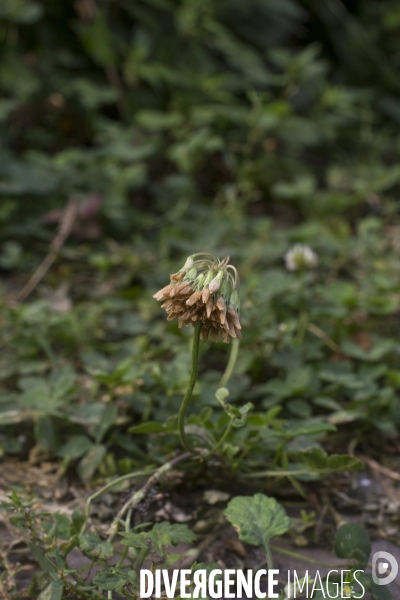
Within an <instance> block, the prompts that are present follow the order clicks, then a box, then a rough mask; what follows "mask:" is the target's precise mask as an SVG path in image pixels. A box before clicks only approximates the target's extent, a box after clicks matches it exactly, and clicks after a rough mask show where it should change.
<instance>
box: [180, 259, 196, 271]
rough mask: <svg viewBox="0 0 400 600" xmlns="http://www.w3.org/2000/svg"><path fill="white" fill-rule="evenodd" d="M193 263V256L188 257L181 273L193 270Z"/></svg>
mask: <svg viewBox="0 0 400 600" xmlns="http://www.w3.org/2000/svg"><path fill="white" fill-rule="evenodd" d="M193 262H194V261H193V258H192V257H191V256H188V257H187V259H186V262H185V264H184V265H183V267H182V269H181V271H183V270H184V269H185V270H188V269H191V268H192V267H193Z"/></svg>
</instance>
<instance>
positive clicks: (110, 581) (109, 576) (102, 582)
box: [93, 572, 125, 590]
mask: <svg viewBox="0 0 400 600" xmlns="http://www.w3.org/2000/svg"><path fill="white" fill-rule="evenodd" d="M93 583H94V584H95V585H98V586H99V587H101V589H102V590H116V589H117V587H118V586H119V585H121V584H123V583H125V579H124V578H122V577H119V575H116V574H115V573H107V572H103V573H97V575H95V576H94V577H93Z"/></svg>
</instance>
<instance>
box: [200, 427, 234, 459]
mask: <svg viewBox="0 0 400 600" xmlns="http://www.w3.org/2000/svg"><path fill="white" fill-rule="evenodd" d="M231 429H232V419H231V420H230V421H229V423H228V425H227V428H226V429H225V431H224V433H223V434H222V436H221V438H220V439H219V440H218V442H217V443H216V444H215V446H214V447H213V448H212V449H211V450H210V452H209V453H208V454H206V455H205V456H204V457H203V460H205V459H206V458H208V457H209V456H211V454H214V452H216V451H217V450H218V448H220V447H221V446H222V444H223V443H224V441H225V440H226V438H227V437H228V435H229V434H230V432H231Z"/></svg>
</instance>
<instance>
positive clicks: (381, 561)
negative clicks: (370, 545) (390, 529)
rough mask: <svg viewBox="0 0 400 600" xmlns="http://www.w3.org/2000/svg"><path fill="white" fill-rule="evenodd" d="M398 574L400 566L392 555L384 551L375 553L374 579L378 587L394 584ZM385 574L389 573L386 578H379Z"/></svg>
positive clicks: (373, 564) (373, 558) (373, 563)
mask: <svg viewBox="0 0 400 600" xmlns="http://www.w3.org/2000/svg"><path fill="white" fill-rule="evenodd" d="M389 567H390V571H389ZM398 572H399V565H398V563H397V560H396V559H395V557H394V556H393V555H392V554H390V553H389V552H384V551H383V550H380V551H379V552H375V554H374V555H373V557H372V579H373V582H374V583H376V585H388V584H389V583H392V581H394V580H395V579H396V577H397V573H398ZM385 573H388V574H387V575H386V577H378V575H384V574H385Z"/></svg>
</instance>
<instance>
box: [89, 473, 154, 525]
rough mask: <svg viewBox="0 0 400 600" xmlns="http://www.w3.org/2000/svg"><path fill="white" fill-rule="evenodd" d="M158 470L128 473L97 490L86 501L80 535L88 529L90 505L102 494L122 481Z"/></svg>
mask: <svg viewBox="0 0 400 600" xmlns="http://www.w3.org/2000/svg"><path fill="white" fill-rule="evenodd" d="M156 470H157V469H149V470H147V471H136V472H135V471H133V472H132V473H128V474H127V475H122V476H121V477H117V479H113V481H110V482H109V483H107V485H104V486H103V487H102V488H100V489H99V490H97V492H95V493H94V494H92V495H91V496H89V498H88V499H87V500H86V508H85V520H84V522H83V524H82V527H81V530H80V534H81V535H82V533H84V531H85V529H86V525H87V523H88V521H89V516H90V505H91V503H92V501H93V500H95V499H96V498H98V497H99V496H101V494H103V493H104V492H105V491H106V490H109V489H110V488H112V487H114V486H115V485H117V484H118V483H121V482H122V481H126V480H127V479H134V478H135V477H143V476H146V475H151V474H152V473H155V472H156Z"/></svg>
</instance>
